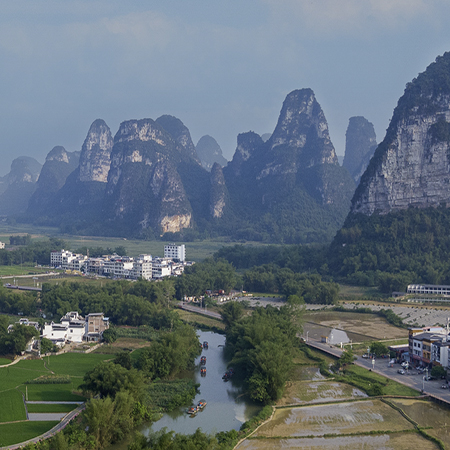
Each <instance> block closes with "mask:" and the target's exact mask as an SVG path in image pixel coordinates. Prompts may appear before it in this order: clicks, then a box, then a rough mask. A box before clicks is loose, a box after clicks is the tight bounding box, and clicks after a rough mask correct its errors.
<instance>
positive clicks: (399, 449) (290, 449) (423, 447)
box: [237, 433, 438, 450]
mask: <svg viewBox="0 0 450 450" xmlns="http://www.w3.org/2000/svg"><path fill="white" fill-rule="evenodd" d="M274 448H276V449H279V450H336V449H339V450H343V449H352V450H379V449H383V450H410V449H412V448H416V449H420V450H436V449H437V448H438V447H437V446H436V444H433V443H432V442H430V441H428V440H426V439H425V438H423V437H422V436H420V435H418V434H416V433H395V434H391V435H389V434H381V435H374V436H342V437H333V438H323V437H315V438H303V439H295V438H294V439H248V440H246V441H244V442H242V444H240V445H239V446H238V447H237V449H238V450H272V449H274Z"/></svg>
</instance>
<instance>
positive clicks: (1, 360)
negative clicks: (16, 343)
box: [0, 358, 12, 366]
mask: <svg viewBox="0 0 450 450" xmlns="http://www.w3.org/2000/svg"><path fill="white" fill-rule="evenodd" d="M10 362H12V361H11V360H10V359H6V358H0V366H6V364H9V363H10Z"/></svg>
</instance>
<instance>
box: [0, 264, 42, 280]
mask: <svg viewBox="0 0 450 450" xmlns="http://www.w3.org/2000/svg"><path fill="white" fill-rule="evenodd" d="M46 271H48V269H46V268H44V267H35V266H34V264H16V265H11V266H0V277H5V276H16V275H38V274H40V273H45V272H46ZM17 281H19V280H17Z"/></svg>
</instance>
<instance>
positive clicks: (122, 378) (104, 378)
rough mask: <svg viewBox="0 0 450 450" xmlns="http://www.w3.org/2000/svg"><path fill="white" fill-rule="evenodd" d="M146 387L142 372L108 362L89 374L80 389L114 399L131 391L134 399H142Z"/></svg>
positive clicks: (99, 365)
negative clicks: (119, 394)
mask: <svg viewBox="0 0 450 450" xmlns="http://www.w3.org/2000/svg"><path fill="white" fill-rule="evenodd" d="M144 386H145V382H144V376H143V374H142V373H141V372H139V371H138V370H136V369H130V370H128V369H126V368H125V367H122V366H121V365H120V364H114V363H113V362H109V361H107V362H101V363H100V364H98V365H97V366H96V367H94V369H92V370H91V371H89V372H87V373H86V374H85V376H84V378H83V384H82V385H81V386H80V387H81V389H82V390H83V391H84V392H91V393H92V394H94V395H97V394H99V395H100V396H101V397H111V398H114V397H115V396H116V395H117V394H118V393H119V392H120V391H129V392H130V393H131V394H132V395H133V396H134V398H140V396H141V394H142V392H143V390H144Z"/></svg>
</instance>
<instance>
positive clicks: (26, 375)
mask: <svg viewBox="0 0 450 450" xmlns="http://www.w3.org/2000/svg"><path fill="white" fill-rule="evenodd" d="M28 362H34V361H20V362H19V363H18V364H15V365H13V366H8V367H0V391H2V390H5V391H6V390H9V389H13V388H15V387H16V386H19V385H20V384H23V383H25V382H26V381H28V380H34V379H35V378H38V377H39V376H41V375H48V374H49V373H50V372H49V371H48V370H46V369H45V368H44V366H43V364H42V369H41V370H37V369H33V368H28V367H27V366H26V363H28ZM31 367H32V366H31Z"/></svg>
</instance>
